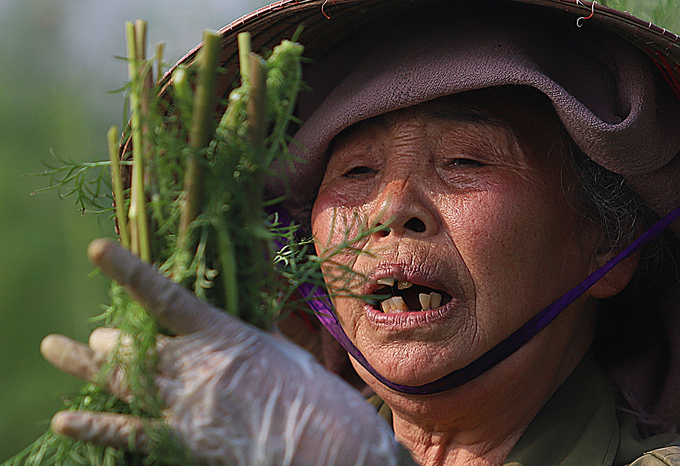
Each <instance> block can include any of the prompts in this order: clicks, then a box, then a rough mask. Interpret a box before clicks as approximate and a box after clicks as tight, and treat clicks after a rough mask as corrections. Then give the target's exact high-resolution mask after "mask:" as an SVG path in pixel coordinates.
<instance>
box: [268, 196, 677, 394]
mask: <svg viewBox="0 0 680 466" xmlns="http://www.w3.org/2000/svg"><path fill="white" fill-rule="evenodd" d="M276 212H277V213H278V214H279V219H280V221H281V222H282V223H284V224H286V223H288V224H290V222H292V219H291V217H290V214H288V213H287V212H285V211H282V210H281V209H280V208H279V209H277V210H276ZM678 218H680V207H677V208H676V209H675V210H673V211H672V212H670V213H669V214H667V215H666V216H665V217H663V218H662V219H661V220H659V221H658V222H657V223H655V224H654V225H653V226H652V227H651V228H649V229H648V230H647V231H645V232H644V233H643V234H642V235H640V237H639V238H637V239H636V240H635V241H633V242H632V243H631V244H630V245H629V246H628V247H626V249H624V250H623V251H622V252H620V253H619V254H618V255H616V256H615V257H614V258H612V259H610V260H609V261H608V262H607V263H606V264H605V265H603V266H602V267H601V268H599V269H597V270H596V271H594V272H593V273H591V274H590V275H588V276H587V277H586V278H585V280H583V281H582V282H581V283H579V284H578V285H576V286H575V287H574V288H572V289H571V290H569V291H567V292H566V293H565V294H564V295H562V296H561V297H559V298H558V299H557V300H555V301H554V302H553V303H552V304H550V305H549V306H548V307H546V308H545V309H543V310H542V311H541V312H539V313H538V314H536V315H535V316H534V317H532V318H531V319H530V320H529V321H528V322H526V323H525V324H524V325H522V326H521V327H520V328H519V329H517V330H515V332H513V333H512V334H511V335H510V336H508V337H507V338H506V339H505V340H503V341H501V342H500V343H498V344H497V345H496V346H494V347H493V348H491V349H490V350H489V351H487V352H486V353H484V354H483V355H482V356H480V357H479V358H477V359H476V360H475V361H473V362H471V363H470V364H468V365H467V366H465V367H463V368H462V369H458V370H455V371H453V372H450V373H449V374H447V375H445V376H443V377H441V378H440V379H438V380H435V381H434V382H429V383H426V384H424V385H418V386H409V385H401V384H398V383H395V382H392V381H390V380H388V379H387V378H385V377H383V376H382V375H381V374H380V373H378V371H377V370H375V368H373V366H371V364H370V363H369V362H368V361H367V360H366V358H365V357H364V355H363V354H362V353H361V351H359V349H358V348H357V347H356V346H355V345H354V343H352V341H351V340H350V339H349V337H348V336H347V334H346V333H345V331H344V330H343V328H342V326H341V325H340V322H339V321H338V318H337V316H336V315H335V313H334V312H333V307H332V305H331V302H330V300H329V298H328V295H327V294H326V292H325V290H321V289H319V288H318V287H317V286H314V285H312V284H311V283H304V284H302V285H301V286H300V287H299V288H298V291H300V293H301V294H302V296H303V297H304V298H305V299H306V300H307V303H308V304H309V306H310V307H311V308H312V310H313V311H314V313H315V314H316V316H317V318H318V319H319V321H320V322H321V323H322V324H323V325H324V327H326V329H327V330H328V331H329V332H330V333H331V335H333V337H334V338H335V339H336V340H337V341H338V342H339V343H340V345H342V347H343V348H344V349H345V350H346V351H347V352H348V353H349V354H350V355H351V356H352V357H353V358H354V359H356V360H357V362H359V364H361V365H362V366H363V367H364V369H366V370H367V371H368V372H369V373H370V374H371V375H372V376H373V377H375V378H376V379H377V380H379V381H380V382H381V383H382V384H384V385H385V386H387V387H389V388H391V389H392V390H395V391H397V392H401V393H405V394H409V395H432V394H435V393H441V392H444V391H447V390H452V389H454V388H456V387H459V386H461V385H463V384H465V383H467V382H469V381H470V380H472V379H474V378H475V377H477V376H479V375H481V374H483V373H484V372H486V371H488V370H489V369H491V368H492V367H494V366H495V365H496V364H498V363H500V362H501V361H503V360H505V359H506V358H507V357H508V356H510V355H511V354H513V353H514V352H515V351H517V350H518V349H519V348H521V347H522V346H523V345H524V344H525V343H526V342H528V341H529V340H531V339H532V338H533V337H534V336H535V335H536V334H537V333H538V332H540V331H541V330H542V329H544V328H545V327H546V326H547V325H548V324H550V323H551V322H552V321H553V320H555V318H556V317H557V316H559V315H560V313H561V312H562V311H563V310H564V309H566V308H567V307H568V306H569V305H570V304H572V303H573V302H574V301H576V300H577V299H578V298H579V297H580V296H581V295H582V294H583V293H585V292H586V291H587V290H588V289H589V288H590V287H591V286H593V285H594V284H595V283H596V282H597V281H598V280H600V279H601V278H602V277H604V276H605V275H606V274H607V273H608V272H609V271H610V270H612V269H613V268H614V267H616V266H617V265H618V264H619V263H620V262H621V261H623V260H624V259H626V258H627V257H629V256H631V255H632V254H634V253H635V252H636V251H638V250H639V249H640V248H642V247H643V246H644V245H646V244H648V243H649V242H650V241H652V240H653V239H654V238H655V237H656V236H658V235H659V234H660V233H661V232H662V231H663V230H664V229H665V228H667V227H668V226H669V225H671V224H672V223H673V222H675V221H676V220H677V219H678ZM277 246H279V247H283V245H282V244H280V245H277Z"/></svg>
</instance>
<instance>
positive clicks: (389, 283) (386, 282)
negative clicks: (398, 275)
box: [378, 278, 394, 287]
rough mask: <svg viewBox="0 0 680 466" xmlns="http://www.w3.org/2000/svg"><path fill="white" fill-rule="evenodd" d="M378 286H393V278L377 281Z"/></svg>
mask: <svg viewBox="0 0 680 466" xmlns="http://www.w3.org/2000/svg"><path fill="white" fill-rule="evenodd" d="M378 285H387V286H390V287H391V286H394V278H381V279H379V280H378Z"/></svg>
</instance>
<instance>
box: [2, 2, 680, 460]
mask: <svg viewBox="0 0 680 466" xmlns="http://www.w3.org/2000/svg"><path fill="white" fill-rule="evenodd" d="M264 3H265V2H264V1H261V0H222V1H218V0H192V1H191V2H188V1H184V0H147V1H144V2H141V1H140V0H117V1H115V0H114V1H113V2H111V1H108V2H105V1H103V0H0V44H2V47H1V48H0V462H1V461H3V460H5V459H7V458H9V457H10V456H11V455H13V454H15V453H17V452H18V451H19V450H21V449H23V448H24V447H25V446H27V445H28V444H29V443H31V441H32V440H34V439H35V438H37V437H38V436H39V435H40V434H41V433H43V432H44V431H45V429H46V428H47V426H48V423H49V419H50V417H51V415H52V413H54V411H55V410H57V409H58V408H59V406H60V402H59V394H60V393H64V392H68V391H70V390H74V389H77V388H78V387H79V386H80V383H79V382H77V381H74V380H72V379H71V378H69V377H66V376H64V375H61V374H60V373H59V372H58V371H56V370H55V369H53V368H51V367H50V366H49V365H48V364H47V363H45V362H44V361H43V360H42V358H41V357H40V355H39V353H38V346H39V343H40V340H41V339H42V338H43V337H44V336H45V335H47V334H48V333H54V332H58V333H65V334H68V335H70V336H72V337H74V338H77V339H80V340H82V341H85V340H86V339H87V336H88V334H89V332H90V330H91V329H92V328H93V326H94V325H95V324H94V323H92V322H91V321H90V319H91V318H92V317H93V316H95V315H97V314H98V313H99V312H100V311H101V306H102V303H106V302H107V296H106V289H107V284H106V282H105V280H104V279H103V278H102V277H99V276H95V277H93V278H88V275H89V274H90V272H92V267H91V266H90V265H88V263H87V260H86V258H85V247H86V245H87V243H88V242H89V241H90V240H91V239H93V238H96V237H99V236H102V235H104V236H110V235H111V233H112V228H113V227H112V224H111V222H110V221H109V219H108V218H106V217H97V216H95V215H81V214H80V213H79V212H78V209H77V206H76V205H75V204H74V203H73V200H68V199H67V200H59V199H58V196H57V195H56V193H55V192H47V193H43V194H39V195H36V196H31V195H29V194H30V193H31V192H32V191H33V190H35V189H37V188H40V187H44V186H46V185H47V180H46V179H44V178H35V177H22V174H24V173H35V172H40V171H42V170H43V166H42V164H41V160H46V161H49V160H50V157H51V156H50V151H54V152H55V153H56V154H58V155H59V156H61V157H64V158H69V159H72V160H75V161H92V160H101V159H105V158H106V147H105V134H106V131H107V129H108V128H109V126H110V125H112V124H117V125H118V126H119V127H121V126H123V125H124V121H123V105H124V99H123V96H122V94H108V93H107V92H109V91H112V90H115V89H118V88H120V87H121V86H122V85H123V83H124V81H125V79H126V72H127V68H126V64H125V63H124V62H122V61H120V60H117V59H115V58H114V56H115V55H124V51H125V43H124V22H125V21H132V20H135V19H137V18H143V19H146V20H147V21H149V23H150V43H151V44H155V43H157V42H159V41H165V42H166V43H167V55H166V57H167V60H168V61H175V60H176V59H178V58H179V57H180V56H181V55H183V53H184V52H186V51H188V50H189V49H190V48H191V47H192V46H193V45H194V44H196V43H197V42H198V41H199V40H200V37H201V33H202V30H203V29H205V28H211V29H218V28H219V27H221V26H222V25H224V24H226V23H228V22H230V21H231V20H233V19H235V18H237V17H239V16H240V15H242V14H245V13H247V12H248V11H251V10H254V9H255V8H257V7H258V6H261V5H263V4H264ZM600 3H604V2H600ZM606 3H608V4H609V5H611V6H614V7H619V8H621V9H624V10H629V11H631V12H633V13H636V14H638V15H640V16H643V17H645V19H650V20H653V21H655V22H657V23H658V24H660V25H662V26H664V27H667V28H668V29H671V30H677V31H680V27H679V26H680V0H628V1H623V0H609V1H608V2H606Z"/></svg>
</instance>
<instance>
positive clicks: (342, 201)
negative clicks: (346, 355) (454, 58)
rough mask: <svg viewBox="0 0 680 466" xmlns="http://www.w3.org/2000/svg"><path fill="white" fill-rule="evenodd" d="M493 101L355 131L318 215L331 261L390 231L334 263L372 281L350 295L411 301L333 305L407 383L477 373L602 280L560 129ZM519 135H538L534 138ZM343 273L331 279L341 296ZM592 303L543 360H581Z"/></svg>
mask: <svg viewBox="0 0 680 466" xmlns="http://www.w3.org/2000/svg"><path fill="white" fill-rule="evenodd" d="M484 101H486V102H488V103H483V102H484ZM492 101H493V103H492ZM481 102H482V103H477V102H476V100H475V98H474V93H467V94H461V95H460V96H453V97H449V98H446V99H441V100H437V101H433V102H428V103H425V104H421V105H418V106H415V107H411V108H408V109H404V110H399V111H396V112H392V113H389V114H385V115H382V116H380V117H377V118H374V119H371V120H368V121H365V122H362V123H360V124H357V125H354V126H353V127H351V128H350V129H348V130H346V131H344V132H343V133H342V134H341V135H340V136H338V137H337V138H336V140H335V141H334V144H333V147H332V149H331V154H330V159H329V161H328V165H327V168H326V173H325V176H324V179H323V182H322V184H321V187H320V190H319V193H318V197H317V200H316V202H315V204H314V209H313V213H312V227H313V231H314V234H315V238H316V240H317V250H318V252H319V254H324V251H325V250H328V248H330V247H332V246H335V245H338V244H341V243H342V241H343V240H344V239H346V233H347V230H350V231H349V237H350V238H351V237H353V236H355V235H357V234H358V232H359V228H358V227H359V225H362V226H363V227H364V229H365V228H367V227H370V226H373V225H376V224H388V225H389V230H382V231H378V232H375V233H372V234H369V235H367V236H365V237H363V238H361V239H360V240H359V241H358V242H357V243H356V244H355V246H357V247H358V248H359V249H360V250H361V251H363V253H360V254H352V253H347V254H342V255H339V256H336V257H335V259H336V260H338V261H339V262H341V263H342V264H343V265H347V266H350V267H351V268H352V269H353V270H354V271H356V272H358V274H359V275H357V279H355V280H354V281H353V283H352V285H351V293H355V294H358V295H370V294H374V295H376V294H377V295H388V296H390V295H395V296H398V297H397V298H390V299H389V300H388V301H386V302H380V301H378V302H366V301H365V300H362V299H359V298H356V297H354V298H352V297H341V296H336V297H334V298H333V300H334V304H335V307H336V312H337V314H338V317H339V319H340V321H341V323H342V326H343V328H344V330H345V332H346V333H347V335H348V336H349V338H350V339H351V340H352V341H353V342H354V344H355V345H356V346H357V347H358V348H359V350H360V351H361V352H362V353H363V354H364V356H365V357H366V358H367V360H368V361H369V363H370V364H371V365H372V366H373V367H374V368H375V369H376V370H377V371H378V372H379V373H381V374H382V375H383V376H385V377H387V378H388V379H390V380H392V381H393V382H396V383H400V384H406V385H421V384H424V383H427V382H432V381H434V380H436V379H438V378H440V377H442V376H443V375H446V374H448V373H449V372H451V371H453V370H456V369H460V368H462V367H464V366H466V365H467V364H469V363H470V362H472V361H474V360H475V359H476V358H478V357H479V356H481V355H482V354H483V353H485V352H486V351H488V350H489V349H491V348H492V347H493V346H495V345H496V344H497V343H499V342H500V341H501V340H503V339H504V338H506V337H507V336H508V335H509V334H511V333H512V332H513V331H514V330H516V329H517V328H519V327H520V326H521V325H522V324H524V323H525V322H526V321H527V320H528V319H529V318H531V317H533V316H534V315H535V314H537V313H538V312H539V311H541V310H542V309H543V308H545V307H546V306H548V305H549V304H550V303H551V302H552V301H554V300H555V299H556V298H558V297H559V296H561V295H562V294H564V293H565V292H566V291H568V290H569V289H571V288H572V287H573V286H574V285H576V284H577V283H579V282H580V281H581V280H582V279H583V278H585V277H586V276H587V275H588V274H589V273H590V272H591V271H592V270H593V257H594V255H595V249H596V246H595V245H594V242H595V241H593V238H595V237H596V236H597V235H595V234H592V235H591V234H590V232H589V230H590V229H593V228H592V226H587V225H586V226H584V225H583V224H582V221H581V220H580V217H579V215H578V214H577V213H576V211H575V210H574V205H575V202H576V192H575V191H576V190H575V176H574V174H573V173H572V171H571V169H570V168H569V164H568V162H567V161H566V160H565V159H566V156H565V155H564V150H563V147H562V142H561V136H560V130H559V125H558V123H556V122H555V121H554V119H552V118H547V119H546V118H542V117H540V116H539V117H537V116H535V115H533V114H532V113H531V112H529V111H528V110H527V109H526V108H524V106H523V105H521V104H518V103H512V102H516V100H508V101H505V102H504V101H503V100H502V99H500V100H499V98H498V96H496V97H495V98H494V99H491V100H489V99H483V100H482V101H481ZM511 118H512V120H511ZM511 121H513V123H512V124H511V123H510V122H511ZM518 127H523V128H533V129H534V130H535V131H534V133H533V134H529V135H527V134H528V132H524V131H522V133H527V134H524V136H521V135H520V134H517V133H518V131H516V130H514V129H513V128H518ZM593 230H594V229H593ZM337 271H338V268H337V267H335V268H334V267H333V266H330V265H328V266H326V267H325V269H324V273H325V277H326V281H327V283H329V288H331V290H332V292H333V291H335V292H338V287H339V286H340V285H339V284H340V283H341V282H342V280H336V279H335V278H334V277H337V275H338V274H339V273H340V272H337ZM358 277H365V279H359V278H358ZM333 283H334V284H333ZM392 283H394V286H393V287H390V284H392ZM400 288H401V289H400ZM339 294H345V295H346V294H347V293H346V292H341V293H339ZM586 301H587V297H584V298H582V299H581V300H579V301H577V302H576V303H575V304H574V305H572V306H571V307H570V308H568V309H567V311H565V313H563V316H561V317H560V318H558V319H557V320H556V321H555V322H553V323H552V324H551V325H550V326H549V327H548V328H547V329H546V330H544V331H543V332H541V333H540V334H539V336H538V337H536V338H535V339H534V340H538V342H539V343H540V344H539V346H538V347H536V349H535V351H534V353H536V354H535V356H536V357H538V358H539V360H540V359H542V358H546V357H547V356H546V354H547V353H550V354H551V355H552V356H551V357H553V358H556V359H558V360H560V358H562V359H563V358H564V357H565V356H567V358H568V357H569V352H571V351H579V352H581V354H579V355H578V359H580V357H581V356H582V352H583V351H585V350H584V345H585V346H587V342H585V343H583V344H576V341H577V340H583V339H585V340H588V341H589V339H590V336H591V324H592V320H593V315H594V314H593V312H587V311H586V308H588V309H589V308H590V306H584V303H585V302H586ZM428 302H429V304H428ZM584 335H585V336H584ZM541 341H542V343H541ZM572 342H573V343H574V344H572ZM541 345H542V346H541ZM534 346H535V345H534ZM547 348H549V349H547ZM520 352H521V351H520ZM541 353H542V354H541ZM553 353H554V354H553ZM532 354H533V353H527V354H526V355H525V356H521V357H526V358H529V359H531V358H532V357H533V356H532ZM527 363H529V364H533V366H532V367H536V368H537V369H540V368H541V367H542V365H543V364H544V363H543V362H540V363H539V362H538V360H532V361H527ZM360 372H361V370H360ZM364 376H365V374H364ZM369 378H370V377H369Z"/></svg>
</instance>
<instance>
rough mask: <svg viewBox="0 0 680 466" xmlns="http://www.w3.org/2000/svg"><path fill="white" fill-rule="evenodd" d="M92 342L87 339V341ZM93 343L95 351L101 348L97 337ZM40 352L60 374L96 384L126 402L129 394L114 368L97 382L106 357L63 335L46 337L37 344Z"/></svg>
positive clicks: (126, 386) (122, 377) (122, 379)
mask: <svg viewBox="0 0 680 466" xmlns="http://www.w3.org/2000/svg"><path fill="white" fill-rule="evenodd" d="M102 333H103V332H102ZM92 339H93V338H92V337H90V340H92ZM94 340H95V348H100V349H101V348H102V347H103V346H104V344H103V343H102V341H101V339H99V338H98V337H97V336H95V337H94ZM104 349H105V348H104ZM40 352H41V353H42V355H43V357H44V358H45V359H46V360H47V362H49V363H50V364H52V365H53V366H54V367H56V368H57V369H59V370H60V371H62V372H65V373H67V374H69V375H72V376H74V377H77V378H79V379H81V380H85V381H88V382H94V383H99V384H101V385H102V386H104V388H105V389H106V390H108V391H109V392H111V393H113V394H114V395H116V396H117V397H118V398H120V399H121V400H123V401H128V402H129V401H130V397H131V396H132V394H131V392H130V389H129V387H128V384H127V383H126V381H125V377H124V376H123V373H122V372H121V371H120V370H119V369H118V368H116V367H113V368H111V370H110V371H108V372H107V375H106V380H101V377H100V370H101V367H102V365H103V364H104V363H105V361H106V354H102V353H98V352H97V351H93V349H92V348H90V347H89V346H86V345H84V344H82V343H79V342H77V341H74V340H72V339H70V338H68V337H66V336H64V335H48V336H46V337H45V338H44V339H43V341H42V342H41V343H40Z"/></svg>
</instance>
